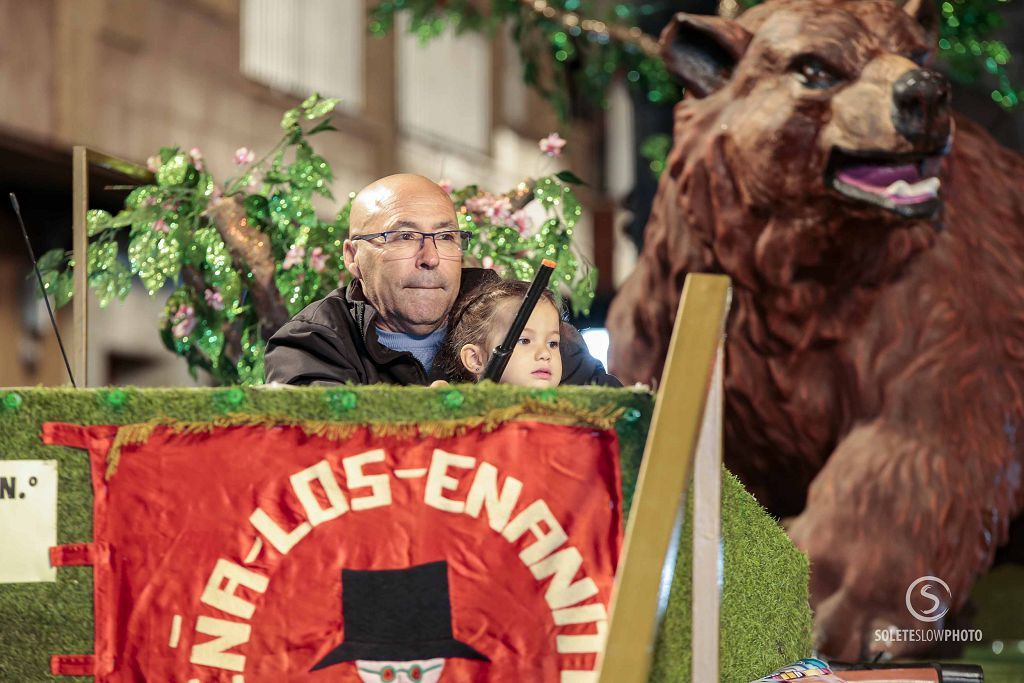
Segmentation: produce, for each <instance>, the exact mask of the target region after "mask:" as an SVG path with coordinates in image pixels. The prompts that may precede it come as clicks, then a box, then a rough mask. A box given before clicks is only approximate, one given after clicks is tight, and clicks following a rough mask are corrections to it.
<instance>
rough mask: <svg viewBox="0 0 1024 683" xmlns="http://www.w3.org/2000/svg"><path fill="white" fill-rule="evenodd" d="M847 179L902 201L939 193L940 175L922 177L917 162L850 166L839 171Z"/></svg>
mask: <svg viewBox="0 0 1024 683" xmlns="http://www.w3.org/2000/svg"><path fill="white" fill-rule="evenodd" d="M836 177H837V178H838V179H839V180H841V181H842V182H844V183H847V184H849V185H852V186H854V187H856V188H859V189H861V190H864V191H865V192H871V193H873V194H879V195H883V196H885V197H887V198H889V199H891V200H893V201H895V202H897V203H900V204H910V203H916V202H920V201H923V200H927V199H932V198H934V197H935V196H937V195H938V192H939V179H938V178H924V179H922V178H921V174H920V173H919V172H918V170H917V166H916V165H914V164H903V165H901V166H879V165H864V166H849V167H847V168H844V169H842V170H841V171H839V172H838V173H837V174H836Z"/></svg>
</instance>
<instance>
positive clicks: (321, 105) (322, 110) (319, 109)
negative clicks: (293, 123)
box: [306, 97, 341, 121]
mask: <svg viewBox="0 0 1024 683" xmlns="http://www.w3.org/2000/svg"><path fill="white" fill-rule="evenodd" d="M339 102H341V100H339V99H337V98H334V97H331V98H328V99H326V100H323V101H321V102H318V103H317V104H316V105H315V106H314V107H312V108H311V109H310V110H309V111H307V112H306V119H307V120H309V121H312V120H313V119H318V118H320V117H321V116H326V115H327V114H330V113H331V112H332V111H334V108H335V107H337V106H338V103H339Z"/></svg>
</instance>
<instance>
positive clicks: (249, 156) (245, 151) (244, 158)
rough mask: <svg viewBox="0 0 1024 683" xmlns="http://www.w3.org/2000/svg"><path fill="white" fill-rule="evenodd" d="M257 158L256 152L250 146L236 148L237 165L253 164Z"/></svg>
mask: <svg viewBox="0 0 1024 683" xmlns="http://www.w3.org/2000/svg"><path fill="white" fill-rule="evenodd" d="M255 158H256V154H255V153H254V152H253V151H252V150H251V149H249V148H248V147H239V148H238V149H236V150H235V164H236V165H237V166H245V165H246V164H251V163H252V162H253V160H254V159H255Z"/></svg>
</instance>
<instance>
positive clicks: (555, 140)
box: [537, 133, 565, 157]
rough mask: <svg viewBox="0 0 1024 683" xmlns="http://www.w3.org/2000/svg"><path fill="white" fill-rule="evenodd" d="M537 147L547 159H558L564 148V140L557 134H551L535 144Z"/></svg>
mask: <svg viewBox="0 0 1024 683" xmlns="http://www.w3.org/2000/svg"><path fill="white" fill-rule="evenodd" d="M537 146H538V147H540V151H542V152H544V154H546V155H547V156H549V157H560V156H562V148H563V147H565V140H564V139H563V138H562V136H561V135H559V134H558V133H552V134H551V135H549V136H547V137H546V138H544V139H543V140H541V141H540V142H539V143H537Z"/></svg>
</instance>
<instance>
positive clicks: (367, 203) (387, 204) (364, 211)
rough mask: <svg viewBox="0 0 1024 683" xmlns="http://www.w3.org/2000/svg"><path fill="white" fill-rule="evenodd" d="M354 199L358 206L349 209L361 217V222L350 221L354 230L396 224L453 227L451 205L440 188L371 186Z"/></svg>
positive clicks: (411, 226)
mask: <svg viewBox="0 0 1024 683" xmlns="http://www.w3.org/2000/svg"><path fill="white" fill-rule="evenodd" d="M358 203H359V205H360V206H359V207H358V210H355V211H353V214H354V216H353V217H355V215H360V216H361V218H362V219H363V221H362V225H352V228H353V229H354V230H357V231H359V230H361V231H371V232H372V231H383V230H394V229H397V228H400V227H408V228H410V229H416V230H430V229H438V228H440V227H448V228H454V227H457V225H456V217H455V207H454V206H453V205H452V202H451V200H450V199H449V198H448V197H447V196H446V195H444V194H443V193H442V192H441V191H440V188H438V189H437V191H431V192H426V191H422V190H419V189H409V190H406V191H396V190H395V189H393V188H387V187H380V188H373V189H372V190H370V191H369V192H366V191H364V193H361V195H360V196H359V197H358ZM353 208H354V209H355V208H356V207H353Z"/></svg>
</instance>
